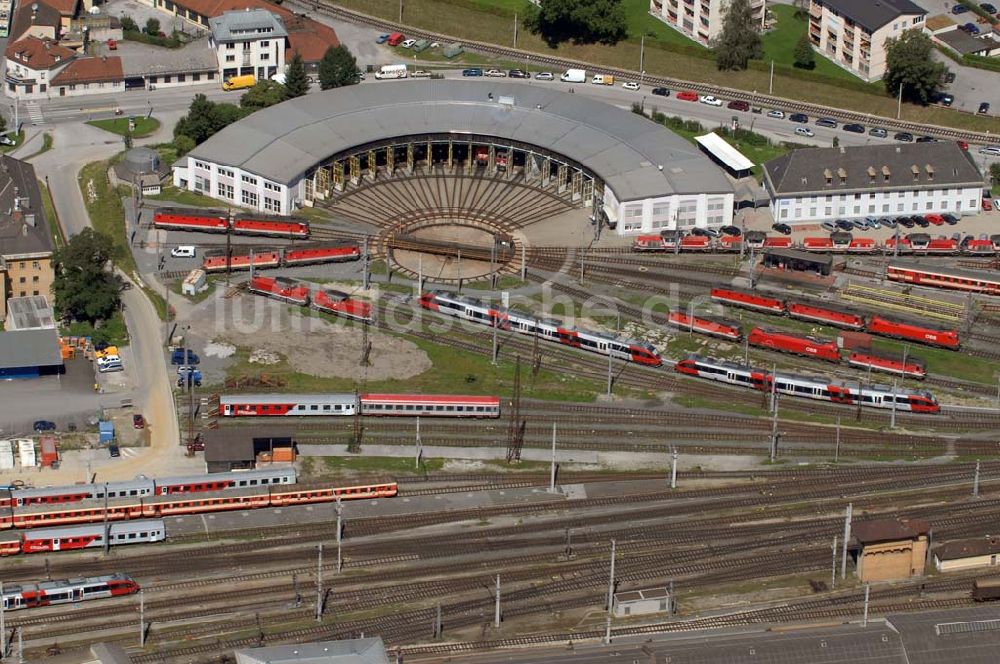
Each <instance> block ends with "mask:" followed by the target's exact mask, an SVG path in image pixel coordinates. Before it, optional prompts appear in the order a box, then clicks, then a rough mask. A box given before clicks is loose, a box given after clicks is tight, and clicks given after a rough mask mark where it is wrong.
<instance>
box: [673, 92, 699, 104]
mask: <svg viewBox="0 0 1000 664" xmlns="http://www.w3.org/2000/svg"><path fill="white" fill-rule="evenodd" d="M677 98H678V99H680V100H681V101H698V93H697V92H693V91H691V90H681V91H680V92H678V93H677Z"/></svg>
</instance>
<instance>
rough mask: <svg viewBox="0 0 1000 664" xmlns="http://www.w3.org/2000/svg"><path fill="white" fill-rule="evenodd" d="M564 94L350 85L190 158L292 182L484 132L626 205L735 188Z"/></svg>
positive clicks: (241, 125)
mask: <svg viewBox="0 0 1000 664" xmlns="http://www.w3.org/2000/svg"><path fill="white" fill-rule="evenodd" d="M563 90H566V87H565V86H559V85H558V84H555V85H552V84H549V85H533V84H526V83H513V82H507V81H462V80H434V81H428V80H416V81H413V80H406V81H379V82H371V83H365V84H362V85H352V86H350V87H346V88H339V89H336V90H328V91H326V92H320V93H317V94H310V95H306V96H304V97H299V98H297V99H293V100H290V101H286V102H284V103H282V104H278V105H277V106H272V107H271V108H267V109H264V110H261V111H258V112H256V113H254V114H253V115H250V116H249V117H247V118H244V119H243V120H240V121H239V122H236V123H234V124H231V125H229V126H228V127H226V128H225V129H223V130H222V131H220V132H219V133H217V134H216V135H215V136H213V137H212V138H210V139H209V140H207V141H205V142H204V143H203V144H201V145H199V146H198V147H197V148H195V149H194V150H193V151H192V152H191V154H190V156H192V157H194V158H197V159H203V160H206V161H210V162H214V163H219V164H223V165H227V166H233V167H238V168H241V169H243V170H246V171H249V172H251V173H254V174H256V175H259V176H261V177H264V178H267V179H269V180H272V181H274V182H280V183H284V184H291V183H292V182H294V181H296V180H297V179H298V178H299V176H300V175H302V174H303V173H304V172H306V171H307V170H309V169H310V168H311V167H313V166H315V165H316V164H318V163H319V162H321V161H323V160H325V159H327V158H329V157H331V156H333V155H336V154H339V153H342V152H345V151H347V150H350V149H352V148H356V147H358V146H361V145H365V144H367V143H371V142H375V141H379V140H382V139H385V138H387V137H398V136H414V135H417V136H419V135H428V134H438V135H441V134H444V135H451V136H453V137H454V138H455V140H467V139H468V138H472V137H473V136H476V135H485V136H495V137H498V138H501V139H509V140H512V141H517V142H521V143H526V144H529V145H535V146H538V147H541V148H544V149H547V150H550V151H552V152H554V153H557V154H560V155H563V156H565V157H567V158H569V159H570V160H573V161H575V162H577V163H580V164H584V165H585V166H586V167H587V168H588V169H590V170H591V171H593V172H594V173H595V174H597V176H598V177H599V178H601V179H602V180H604V182H606V183H607V184H608V185H609V186H610V187H611V189H612V190H613V191H614V192H615V196H616V197H617V198H618V200H620V201H629V200H637V199H644V198H651V197H657V196H669V195H672V194H675V193H731V192H732V191H733V186H732V184H730V182H729V180H728V179H727V178H726V176H725V175H724V174H723V172H722V170H721V169H719V168H718V167H717V166H716V165H715V164H713V163H712V162H711V161H710V160H709V159H708V158H707V157H706V156H705V155H703V154H701V152H700V151H699V150H698V148H697V146H694V145H692V144H690V143H688V142H687V141H685V140H684V139H682V138H680V137H679V136H677V135H676V134H674V133H673V132H671V131H669V130H667V129H665V128H664V127H662V126H660V125H658V124H656V123H654V122H652V121H651V120H648V119H646V118H644V117H641V116H639V115H636V114H634V113H629V112H628V111H626V110H622V109H620V108H615V107H614V106H609V105H608V104H605V103H603V102H600V101H595V100H593V99H588V98H586V97H584V96H582V95H575V94H568V93H567V92H564V91H563ZM489 93H492V94H493V99H492V100H490V99H489V98H488V96H487V95H488V94H489ZM500 97H513V98H514V104H513V105H512V106H507V105H503V106H502V105H501V104H499V103H498V101H497V100H498V99H499V98H500ZM660 166H662V170H660V168H659V167H660Z"/></svg>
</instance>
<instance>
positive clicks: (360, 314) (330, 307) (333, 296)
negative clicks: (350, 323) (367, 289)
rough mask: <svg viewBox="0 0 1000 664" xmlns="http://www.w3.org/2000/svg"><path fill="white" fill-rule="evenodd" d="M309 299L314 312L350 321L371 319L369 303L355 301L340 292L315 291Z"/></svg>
mask: <svg viewBox="0 0 1000 664" xmlns="http://www.w3.org/2000/svg"><path fill="white" fill-rule="evenodd" d="M310 299H311V302H312V305H311V306H312V308H313V309H315V310H316V311H322V312H324V313H328V314H333V315H334V316H342V317H344V318H350V319H352V320H360V321H370V320H371V319H372V305H371V303H370V302H365V301H364V300H356V299H354V298H352V297H350V296H349V295H348V294H347V293H343V292H341V291H336V290H322V289H317V290H314V291H313V292H312V295H311V296H310Z"/></svg>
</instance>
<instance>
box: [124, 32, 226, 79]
mask: <svg viewBox="0 0 1000 664" xmlns="http://www.w3.org/2000/svg"><path fill="white" fill-rule="evenodd" d="M117 48H118V51H119V55H121V56H122V68H123V70H124V74H125V76H126V77H131V76H165V75H167V74H170V75H176V74H195V73H198V74H201V73H205V72H210V71H211V72H214V71H217V70H218V68H219V61H218V59H217V58H216V55H215V51H214V50H212V47H211V45H210V44H209V42H208V37H203V38H200V39H196V40H194V41H192V42H191V43H189V44H185V45H184V46H182V47H181V48H159V47H156V46H149V45H148V44H143V43H141V42H134V41H119V42H118V46H117ZM205 80H206V81H207V80H208V79H207V78H206V79H205Z"/></svg>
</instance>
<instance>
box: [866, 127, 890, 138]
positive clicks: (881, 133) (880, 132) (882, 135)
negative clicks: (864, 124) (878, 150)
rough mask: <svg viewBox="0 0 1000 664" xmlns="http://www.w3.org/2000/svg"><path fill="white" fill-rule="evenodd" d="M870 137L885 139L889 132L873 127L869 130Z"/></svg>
mask: <svg viewBox="0 0 1000 664" xmlns="http://www.w3.org/2000/svg"><path fill="white" fill-rule="evenodd" d="M868 135H869V136H874V137H875V138H885V137H886V136H888V135H889V132H887V131H886V130H885V129H882V128H881V127H872V128H871V129H869V130H868Z"/></svg>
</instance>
